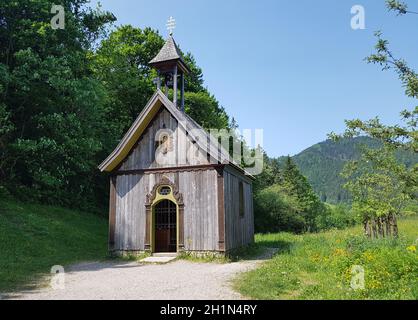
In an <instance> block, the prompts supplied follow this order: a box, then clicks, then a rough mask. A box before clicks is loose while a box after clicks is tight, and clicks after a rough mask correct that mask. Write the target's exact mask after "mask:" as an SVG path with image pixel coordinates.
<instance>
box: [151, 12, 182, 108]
mask: <svg viewBox="0 0 418 320" xmlns="http://www.w3.org/2000/svg"><path fill="white" fill-rule="evenodd" d="M174 28H175V20H174V19H173V17H170V19H168V21H167V29H168V30H169V36H168V38H167V40H166V41H165V44H164V46H163V47H162V48H161V50H160V52H158V54H157V55H156V56H155V58H154V59H152V60H151V61H150V62H149V65H150V66H151V67H153V68H154V69H156V70H157V72H158V77H157V78H156V79H155V80H156V84H157V89H161V86H163V87H164V93H165V95H166V96H168V89H169V88H172V89H173V103H174V105H175V106H176V107H177V108H179V109H180V110H181V111H184V75H185V74H187V73H189V72H190V69H189V67H188V66H187V65H186V63H185V62H184V60H183V58H182V56H181V53H180V50H179V48H178V47H177V44H176V42H175V41H174V38H173V29H174ZM179 94H180V97H179ZM179 100H180V102H179Z"/></svg>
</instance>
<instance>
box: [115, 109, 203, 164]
mask: <svg viewBox="0 0 418 320" xmlns="http://www.w3.org/2000/svg"><path fill="white" fill-rule="evenodd" d="M160 129H169V130H171V131H173V132H174V134H173V136H172V146H173V148H174V149H173V151H172V152H169V153H168V154H167V155H166V157H165V159H166V162H165V163H164V164H159V163H157V162H156V161H155V151H156V150H155V139H156V134H157V133H158V131H159V130H160ZM192 145H194V144H193V142H192V141H190V139H188V138H186V132H185V130H184V129H183V128H182V127H180V126H179V125H178V122H177V120H176V119H175V118H174V117H173V116H172V115H171V113H170V112H169V111H168V110H167V109H166V108H164V107H162V110H161V111H160V112H159V113H158V114H157V115H156V117H155V118H154V119H153V121H152V122H151V123H150V125H149V127H148V128H147V130H146V131H145V132H144V134H143V135H142V136H141V138H140V140H139V142H138V144H137V146H136V147H135V148H134V149H133V150H132V151H131V153H130V155H129V156H128V157H126V159H125V160H124V162H123V163H122V165H121V167H120V170H137V169H147V168H161V167H175V166H179V165H199V164H208V163H209V161H208V160H207V155H206V154H205V153H204V152H202V151H201V150H197V148H196V147H195V148H194V149H195V152H194V155H193V157H187V158H186V150H189V149H190V147H191V146H192Z"/></svg>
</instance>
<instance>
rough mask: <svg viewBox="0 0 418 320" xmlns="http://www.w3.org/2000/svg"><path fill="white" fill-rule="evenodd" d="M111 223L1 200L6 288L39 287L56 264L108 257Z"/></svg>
mask: <svg viewBox="0 0 418 320" xmlns="http://www.w3.org/2000/svg"><path fill="white" fill-rule="evenodd" d="M107 228H108V227H107V221H106V220H105V219H104V218H102V217H99V216H97V215H93V214H89V213H85V212H78V211H74V210H69V209H63V208H59V207H51V206H43V205H34V204H24V203H18V202H15V201H12V200H1V199H0V292H8V291H13V290H18V289H22V288H25V287H30V286H33V285H34V284H35V283H37V281H38V280H39V279H40V276H42V275H45V274H48V273H49V272H50V269H51V267H52V266H53V265H63V266H66V265H68V264H71V263H74V262H79V261H87V260H97V259H99V260H101V259H104V258H106V257H107Z"/></svg>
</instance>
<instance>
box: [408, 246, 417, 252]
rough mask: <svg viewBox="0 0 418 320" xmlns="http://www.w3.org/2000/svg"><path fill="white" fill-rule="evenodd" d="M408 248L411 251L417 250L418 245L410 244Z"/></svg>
mask: <svg viewBox="0 0 418 320" xmlns="http://www.w3.org/2000/svg"><path fill="white" fill-rule="evenodd" d="M406 250H408V251H410V252H417V247H416V246H409V247H408V248H406Z"/></svg>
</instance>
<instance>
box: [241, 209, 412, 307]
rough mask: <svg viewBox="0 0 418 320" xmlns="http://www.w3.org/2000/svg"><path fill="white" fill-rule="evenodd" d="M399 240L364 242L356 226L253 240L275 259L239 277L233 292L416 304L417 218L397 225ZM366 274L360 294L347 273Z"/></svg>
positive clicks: (251, 295) (260, 296) (258, 296)
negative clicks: (357, 270)
mask: <svg viewBox="0 0 418 320" xmlns="http://www.w3.org/2000/svg"><path fill="white" fill-rule="evenodd" d="M399 229H400V235H401V236H400V238H399V239H397V240H393V239H387V240H386V239H380V240H367V239H365V238H364V237H363V236H362V230H361V228H360V227H354V228H350V229H347V230H333V231H328V232H323V233H318V234H305V235H293V234H288V233H277V234H265V235H261V234H259V235H256V244H257V245H258V246H260V247H277V248H279V252H278V253H277V254H276V255H275V256H274V257H273V259H271V260H269V261H267V262H265V263H264V264H263V265H262V266H260V267H259V268H257V269H255V270H252V271H249V272H246V273H244V274H242V275H240V276H239V277H238V278H237V279H236V280H235V282H234V286H235V289H237V290H238V291H239V292H241V293H242V294H243V295H245V296H247V297H249V298H254V299H338V300H339V299H344V300H345V299H418V283H417V276H418V254H417V252H416V251H415V250H416V247H417V241H418V240H417V239H418V219H417V218H416V217H415V218H408V219H405V220H400V221H399ZM354 265H360V266H362V267H363V268H364V270H365V282H364V284H365V287H364V289H363V290H353V289H351V286H350V283H351V279H352V274H351V270H352V267H353V266H354Z"/></svg>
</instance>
